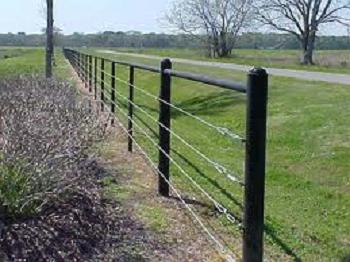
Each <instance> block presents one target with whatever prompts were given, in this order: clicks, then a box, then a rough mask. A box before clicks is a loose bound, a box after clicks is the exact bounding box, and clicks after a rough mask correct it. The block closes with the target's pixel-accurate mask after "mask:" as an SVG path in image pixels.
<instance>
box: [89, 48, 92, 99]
mask: <svg viewBox="0 0 350 262" xmlns="http://www.w3.org/2000/svg"><path fill="white" fill-rule="evenodd" d="M91 92H92V56H91V55H89V93H91Z"/></svg>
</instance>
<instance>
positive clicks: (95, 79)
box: [94, 57, 98, 100]
mask: <svg viewBox="0 0 350 262" xmlns="http://www.w3.org/2000/svg"><path fill="white" fill-rule="evenodd" d="M94 60H95V61H94V98H95V100H97V63H98V60H97V57H95V59H94Z"/></svg>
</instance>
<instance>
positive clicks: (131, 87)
mask: <svg viewBox="0 0 350 262" xmlns="http://www.w3.org/2000/svg"><path fill="white" fill-rule="evenodd" d="M129 70H130V71H129V102H128V111H129V112H128V115H129V118H128V133H129V135H128V151H129V152H132V147H133V144H132V142H133V141H132V137H133V135H134V134H133V133H134V132H133V122H132V120H133V117H134V104H133V103H134V79H135V68H134V67H133V66H130V69H129Z"/></svg>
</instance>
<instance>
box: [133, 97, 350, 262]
mask: <svg viewBox="0 0 350 262" xmlns="http://www.w3.org/2000/svg"><path fill="white" fill-rule="evenodd" d="M225 93H227V94H228V96H227V97H224V98H223V97H221V96H222V93H220V94H219V93H216V94H213V95H212V96H210V98H209V99H210V100H211V102H207V101H206V99H207V98H208V96H202V97H197V98H195V99H190V100H187V101H184V102H182V103H180V104H177V106H179V107H181V108H183V109H184V110H186V111H189V112H191V113H192V114H196V115H200V114H212V113H213V107H211V105H213V104H214V105H215V108H216V111H215V110H214V113H215V112H216V113H217V112H219V111H223V110H224V107H227V106H231V105H232V103H233V101H232V92H225ZM219 96H220V97H219ZM236 102H237V103H242V102H243V100H242V99H239V98H237V101H236ZM142 107H144V108H146V109H147V110H150V111H156V110H155V109H153V108H149V107H147V106H145V105H142ZM181 115H182V113H181V112H178V114H174V113H173V112H172V116H173V117H179V116H181ZM134 116H135V118H137V119H138V120H139V121H140V122H141V123H142V124H143V125H144V126H145V127H146V128H147V129H148V130H149V131H150V132H151V133H152V135H154V136H155V137H157V138H159V135H158V132H157V131H156V130H154V129H153V128H152V127H151V126H150V124H149V123H148V122H147V121H146V120H144V119H143V118H142V117H140V116H139V115H137V114H135V115H134ZM172 152H173V153H174V154H175V155H176V156H178V157H179V158H180V159H181V160H182V161H184V162H185V163H186V164H187V165H189V166H190V167H191V168H192V169H193V170H194V172H196V173H197V174H198V175H200V176H201V177H202V178H204V179H205V180H206V181H207V182H208V183H210V184H211V185H213V186H214V187H215V188H217V189H218V190H219V191H220V193H222V194H223V195H224V196H225V197H227V198H228V199H230V200H231V201H232V202H233V203H234V204H235V205H236V206H237V207H239V209H240V210H241V211H243V204H242V203H241V202H240V201H238V200H237V199H236V198H235V197H234V196H233V195H232V194H231V193H230V192H228V191H227V190H226V189H225V188H223V187H222V186H220V185H219V183H218V182H217V181H216V180H215V179H213V178H210V177H209V176H208V175H206V174H205V173H204V172H203V171H202V170H201V169H200V168H198V167H197V166H196V165H195V164H194V163H193V162H192V161H191V160H189V159H188V158H186V157H185V156H184V155H183V154H181V153H180V152H178V151H176V150H174V149H173V150H172ZM172 199H175V200H178V201H179V199H178V198H176V197H172ZM185 201H186V203H188V204H194V205H198V206H202V207H208V208H210V207H211V206H209V205H208V204H205V203H202V202H200V201H194V200H191V199H185ZM231 215H233V216H234V217H235V218H236V219H237V220H238V221H239V222H242V219H241V218H240V217H238V216H236V215H234V214H231ZM264 231H265V234H266V235H268V236H269V237H270V238H271V239H272V241H273V242H274V243H276V244H277V245H278V246H279V247H280V248H281V250H282V251H283V252H284V253H285V254H287V255H289V256H291V257H292V258H293V260H294V261H298V262H299V261H302V259H301V258H300V257H299V256H298V255H297V254H296V253H295V252H294V251H293V249H292V248H291V247H289V246H288V245H287V244H286V243H285V242H284V241H283V240H282V239H281V238H279V237H278V236H277V233H276V230H275V229H274V226H273V225H272V222H271V221H268V219H267V221H266V223H265V226H264ZM346 259H348V258H347V257H346V258H345V260H344V261H348V260H346Z"/></svg>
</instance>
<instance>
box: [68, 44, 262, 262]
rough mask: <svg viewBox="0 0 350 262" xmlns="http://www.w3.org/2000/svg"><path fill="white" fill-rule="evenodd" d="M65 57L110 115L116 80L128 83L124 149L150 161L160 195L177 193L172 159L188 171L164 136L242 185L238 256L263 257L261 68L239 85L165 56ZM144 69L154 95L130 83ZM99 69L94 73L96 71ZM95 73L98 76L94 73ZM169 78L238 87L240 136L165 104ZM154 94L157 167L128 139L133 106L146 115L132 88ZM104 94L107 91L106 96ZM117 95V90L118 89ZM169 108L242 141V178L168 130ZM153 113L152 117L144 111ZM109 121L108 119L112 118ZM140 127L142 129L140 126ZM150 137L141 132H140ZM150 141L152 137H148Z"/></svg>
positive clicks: (114, 105)
mask: <svg viewBox="0 0 350 262" xmlns="http://www.w3.org/2000/svg"><path fill="white" fill-rule="evenodd" d="M64 54H65V57H66V58H67V59H68V60H69V61H70V63H71V65H72V66H73V68H74V69H75V70H76V72H77V74H78V76H79V77H80V78H81V79H82V81H83V82H84V83H85V87H86V88H88V89H89V91H90V92H93V93H94V98H95V100H99V101H100V108H101V110H102V111H103V110H108V108H106V107H107V106H108V105H107V103H106V101H107V100H108V101H109V102H110V109H109V110H110V113H111V114H113V116H115V113H116V109H117V108H118V105H117V103H116V97H117V95H118V92H117V91H116V81H118V82H124V84H126V85H127V86H128V87H129V96H128V97H124V98H125V99H126V101H127V105H128V113H127V114H125V117H126V118H127V120H128V126H127V127H124V126H123V125H121V127H122V128H123V130H124V131H125V132H126V134H127V136H128V150H129V151H130V152H132V151H133V146H134V145H136V146H137V147H138V149H139V150H140V151H141V153H143V154H144V156H145V157H146V158H147V159H148V160H150V162H151V164H152V167H153V168H154V169H155V170H156V172H157V174H158V176H159V179H158V181H159V186H158V191H159V193H160V194H161V195H162V196H165V197H168V196H169V193H170V189H171V190H173V192H174V193H175V194H176V195H177V197H179V198H180V199H182V198H181V195H180V194H179V193H178V192H177V191H176V188H175V187H174V186H173V185H172V184H171V183H170V163H173V164H174V165H176V166H177V168H178V169H179V170H180V171H181V172H182V173H183V174H184V175H188V174H187V173H186V172H185V171H184V170H183V169H182V167H181V165H179V164H177V163H176V162H174V161H173V159H172V157H171V156H170V151H171V150H170V137H171V135H173V136H175V137H176V138H177V139H179V140H180V141H181V142H182V143H184V144H185V145H186V146H188V147H189V148H191V150H193V152H195V153H197V154H198V155H199V156H200V157H202V158H203V159H204V160H206V161H207V162H209V163H211V164H212V165H214V166H215V168H216V169H217V170H218V171H219V172H221V173H224V174H226V175H228V176H230V179H231V181H235V182H237V183H239V184H240V185H241V186H243V187H244V215H243V261H245V262H248V261H249V262H255V261H262V260H263V232H264V190H265V153H266V152H265V151H266V113H267V112H266V111H267V92H268V75H267V73H266V71H265V70H264V69H261V68H254V69H252V70H251V71H250V72H249V73H248V77H247V78H248V79H247V84H246V85H244V84H241V83H238V82H233V81H229V80H223V79H216V78H211V77H207V76H203V75H199V74H192V73H189V72H180V71H175V70H173V69H172V63H171V61H170V60H169V59H164V60H163V61H162V62H161V66H160V68H156V67H152V66H147V65H141V64H135V63H127V62H123V61H116V60H111V59H106V58H103V57H97V56H93V55H91V54H88V53H83V52H80V51H77V50H73V49H64ZM106 63H109V64H110V66H111V71H110V73H107V72H106V71H105V65H106ZM116 65H121V66H126V67H128V68H129V81H124V80H122V79H120V78H119V77H117V75H116ZM136 69H137V70H142V71H149V72H153V73H155V74H159V75H160V85H159V86H160V90H159V91H160V92H159V97H156V96H154V95H152V94H150V93H149V92H147V91H146V90H144V89H142V88H139V87H138V86H136V85H135V70H136ZM99 74H100V75H99ZM98 75H99V76H98ZM106 75H107V76H110V77H111V78H110V80H111V81H110V83H111V84H110V90H109V89H107V88H105V77H106ZM172 78H181V79H187V80H189V81H194V82H199V83H204V84H207V85H209V86H214V87H220V88H224V89H229V90H232V92H239V93H242V94H245V95H246V97H247V99H246V101H247V102H246V113H247V115H246V118H247V119H246V137H245V138H242V137H240V136H238V135H235V134H232V133H228V132H227V130H224V129H222V128H220V127H217V126H215V125H214V124H212V123H210V122H208V121H206V120H204V119H202V118H200V117H198V116H196V115H193V114H191V113H189V112H187V111H185V110H183V109H182V108H180V107H177V106H175V105H174V104H172V103H171V83H172ZM135 89H137V90H138V91H140V92H142V93H143V94H146V95H148V96H151V97H153V98H155V99H156V100H157V101H159V119H158V120H157V119H153V120H155V121H157V123H158V125H159V133H158V135H159V142H158V143H154V142H153V143H154V146H155V147H156V148H157V150H158V151H159V153H158V166H156V165H155V164H154V162H153V161H152V159H151V158H150V157H149V156H148V155H147V153H145V151H144V150H143V149H142V147H141V146H140V145H139V144H138V143H137V141H136V140H135V138H134V135H133V134H134V129H135V127H138V126H137V125H136V122H135V121H134V109H138V110H140V111H141V112H143V113H145V114H147V112H146V111H145V110H143V109H142V108H141V107H140V106H138V105H137V104H136V103H135V102H134V90H135ZM107 94H109V95H110V96H109V97H108V96H107ZM119 95H120V94H119ZM171 109H176V110H179V111H180V112H181V113H183V114H186V115H187V116H189V117H192V118H193V119H195V120H197V121H200V122H202V123H203V124H205V125H206V126H208V127H209V128H212V129H214V130H216V131H218V132H219V133H224V134H226V135H229V136H231V137H233V138H234V139H238V140H241V141H243V142H244V143H245V179H244V180H245V181H244V182H242V181H240V180H239V179H237V178H235V177H234V176H232V175H230V174H229V173H228V170H227V169H225V167H223V166H221V165H220V164H218V163H216V162H214V161H212V160H211V159H210V158H209V157H207V156H206V155H205V154H204V153H202V152H201V151H200V150H198V149H196V148H195V147H193V146H192V145H191V144H190V143H188V142H187V141H186V140H184V139H183V138H182V137H181V136H179V135H178V134H176V133H175V132H173V131H172V129H171ZM150 117H151V118H153V116H150ZM113 121H114V118H113ZM141 131H142V130H141ZM144 135H145V136H146V137H148V138H150V137H149V135H147V133H145V134H144ZM150 139H151V140H152V141H153V139H152V138H150ZM188 178H189V179H190V180H191V182H193V183H194V184H195V186H196V187H197V188H198V189H199V190H201V191H202V192H203V193H204V194H205V195H206V196H207V197H208V198H209V199H210V200H211V201H212V202H213V204H214V205H215V207H216V208H217V209H218V211H219V212H221V213H224V214H226V216H227V218H228V219H231V220H232V219H233V220H234V218H233V217H232V215H231V214H230V213H229V212H228V210H227V209H226V208H225V207H224V206H223V205H221V204H220V203H218V202H217V201H216V200H215V199H214V198H213V197H212V196H210V194H208V193H207V192H206V191H205V190H203V188H202V187H201V186H200V185H198V184H197V183H196V182H195V181H194V180H193V179H191V177H188ZM183 204H184V205H185V207H186V208H187V209H188V210H189V212H190V213H191V214H192V215H193V216H194V218H195V220H196V221H197V222H198V223H199V225H200V226H202V228H203V229H204V230H205V232H206V233H208V234H209V236H210V238H211V239H212V240H213V241H214V242H216V243H217V244H218V245H219V247H222V246H221V244H220V243H218V241H217V240H216V239H215V237H214V236H213V235H211V234H210V232H209V231H208V230H207V229H206V228H205V226H204V224H203V223H202V222H201V220H200V219H199V218H198V216H197V215H196V214H195V213H194V212H193V210H192V209H191V208H190V207H189V206H188V205H187V203H186V202H185V201H183Z"/></svg>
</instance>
